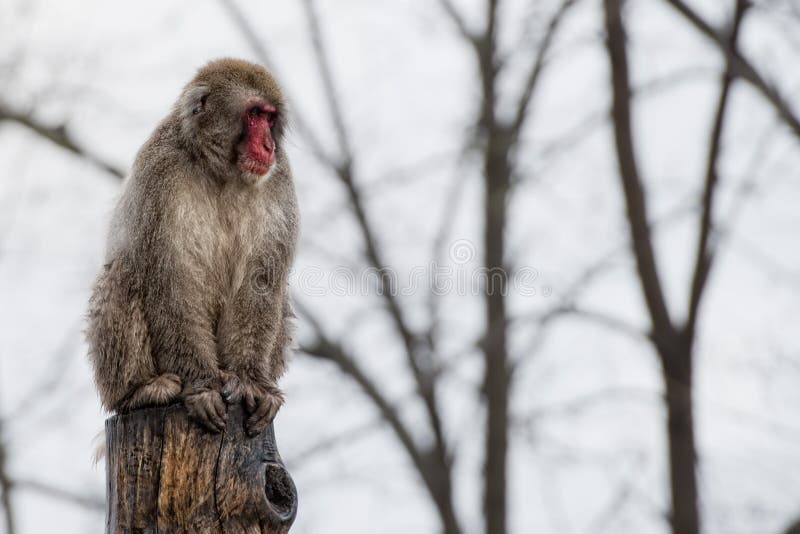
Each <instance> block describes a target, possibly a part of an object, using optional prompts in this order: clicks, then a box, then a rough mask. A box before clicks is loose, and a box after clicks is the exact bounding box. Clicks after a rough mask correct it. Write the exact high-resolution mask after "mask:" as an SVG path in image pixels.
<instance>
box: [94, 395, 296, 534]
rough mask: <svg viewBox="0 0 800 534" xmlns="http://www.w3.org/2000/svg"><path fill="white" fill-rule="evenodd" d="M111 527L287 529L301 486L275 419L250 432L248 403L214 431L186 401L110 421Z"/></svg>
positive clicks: (109, 532)
mask: <svg viewBox="0 0 800 534" xmlns="http://www.w3.org/2000/svg"><path fill="white" fill-rule="evenodd" d="M106 448H107V457H106V461H107V464H106V477H107V480H106V489H107V496H106V499H107V502H106V534H117V533H131V534H133V533H142V534H145V533H148V534H149V533H156V532H168V533H174V534H178V533H237V534H238V533H260V534H284V533H286V532H288V531H289V527H290V526H291V525H292V522H293V521H294V518H295V515H296V513H297V491H296V490H295V487H294V483H293V482H292V478H291V477H290V476H289V473H288V472H287V471H286V469H285V467H284V465H283V462H282V461H281V457H280V455H279V454H278V449H277V447H276V445H275V434H274V432H273V429H272V425H270V426H269V427H268V428H267V429H266V430H265V431H264V432H263V433H261V434H260V435H258V436H255V437H252V438H250V437H248V436H247V434H246V433H245V432H244V430H243V412H242V408H241V406H238V405H234V406H230V407H229V408H228V421H227V426H226V428H225V431H224V432H222V433H219V434H212V433H210V432H208V431H207V430H205V429H203V428H202V427H200V426H199V425H197V424H196V423H195V422H193V421H191V420H189V418H188V416H187V414H186V410H185V409H184V407H183V406H182V405H173V406H168V407H163V408H147V409H143V410H137V411H134V412H131V413H128V414H124V415H115V416H114V417H111V418H109V419H108V420H106Z"/></svg>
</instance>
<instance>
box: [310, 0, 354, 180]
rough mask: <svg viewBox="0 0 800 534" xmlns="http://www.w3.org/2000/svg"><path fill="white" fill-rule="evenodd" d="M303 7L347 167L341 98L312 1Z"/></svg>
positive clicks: (348, 156) (348, 151)
mask: <svg viewBox="0 0 800 534" xmlns="http://www.w3.org/2000/svg"><path fill="white" fill-rule="evenodd" d="M303 7H304V8H305V9H304V11H305V14H306V22H307V23H308V32H309V35H310V36H311V44H312V47H313V49H314V56H315V57H316V60H317V68H318V69H319V73H320V77H321V78H322V85H323V89H324V90H323V93H324V94H325V98H326V99H327V101H328V111H329V112H330V114H331V121H332V122H333V128H334V131H335V132H336V139H337V141H338V143H339V150H340V152H341V155H342V157H343V159H344V161H345V163H344V164H343V165H345V166H346V165H349V162H350V161H351V160H352V159H353V153H352V149H351V148H350V141H349V135H348V133H347V127H346V125H345V121H344V114H343V113H342V104H341V97H340V96H339V93H338V92H337V91H336V84H335V83H334V81H333V74H332V73H331V67H330V60H329V59H328V56H327V54H326V53H325V46H324V45H323V42H322V29H321V28H320V24H319V16H318V15H317V10H316V8H315V7H314V1H313V0H303Z"/></svg>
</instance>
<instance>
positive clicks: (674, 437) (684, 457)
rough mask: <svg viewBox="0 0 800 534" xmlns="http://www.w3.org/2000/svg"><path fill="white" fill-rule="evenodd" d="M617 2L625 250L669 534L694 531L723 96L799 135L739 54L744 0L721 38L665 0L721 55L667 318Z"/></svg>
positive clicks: (616, 117) (613, 29) (614, 30)
mask: <svg viewBox="0 0 800 534" xmlns="http://www.w3.org/2000/svg"><path fill="white" fill-rule="evenodd" d="M623 3H624V2H623V0H605V1H604V7H605V25H606V32H607V35H606V43H607V49H608V57H609V62H610V67H611V82H612V84H611V85H612V89H613V91H612V94H613V105H612V120H613V129H614V138H615V141H616V154H617V162H618V166H619V176H620V181H621V185H622V190H623V194H624V198H625V206H626V213H627V218H628V227H629V231H630V236H631V250H632V252H633V256H634V258H635V260H636V268H637V273H638V279H639V284H640V288H641V293H642V296H643V297H644V301H645V303H646V305H647V310H648V312H649V317H650V322H651V330H650V334H649V336H650V339H651V342H652V344H653V347H654V349H655V351H656V353H657V354H658V357H659V360H660V363H661V368H662V373H663V381H664V387H665V404H666V410H667V438H668V445H669V447H668V450H669V466H670V469H669V473H670V490H671V491H670V493H671V502H672V509H671V514H670V519H671V523H672V531H673V532H674V533H675V534H697V533H698V532H700V516H699V510H698V488H697V473H696V463H697V446H696V440H695V421H694V410H693V403H694V395H693V393H694V386H693V373H692V369H693V362H694V351H695V340H696V335H697V325H698V317H699V313H700V305H701V302H702V299H703V296H704V294H705V289H706V287H707V282H708V278H709V274H710V272H711V269H712V266H713V264H714V259H715V257H716V255H717V252H718V250H717V243H718V239H717V237H718V236H717V235H716V224H715V222H714V221H713V218H712V217H713V209H714V199H715V193H716V189H717V187H718V183H719V172H718V165H719V158H720V146H721V139H722V134H723V131H724V125H725V117H726V113H727V112H728V109H729V101H730V96H729V95H730V90H731V86H732V84H733V82H734V81H735V80H736V79H737V78H742V79H744V80H746V81H747V82H749V83H751V84H752V85H754V86H755V88H756V89H757V90H758V91H759V92H761V93H762V94H763V95H764V97H765V98H766V99H767V101H768V102H769V103H770V104H771V105H772V106H773V107H774V108H775V110H776V111H777V113H778V114H779V116H780V118H781V119H782V120H783V121H784V122H785V123H786V124H787V125H788V126H789V127H790V128H792V129H793V130H794V131H795V132H797V133H798V134H800V129H798V126H800V123H798V121H797V118H796V117H795V116H794V115H793V114H792V112H791V111H790V109H789V108H788V106H787V104H786V103H785V102H784V100H783V99H782V98H781V97H780V95H779V93H778V91H777V90H776V89H775V88H773V87H771V86H769V85H768V84H767V83H766V82H764V80H763V77H762V76H761V75H760V74H759V73H758V72H757V71H756V70H755V69H754V68H753V67H752V66H751V65H750V64H749V63H748V62H747V61H746V60H745V59H744V58H743V57H742V56H741V54H740V53H739V50H738V47H737V39H738V36H739V29H740V27H741V25H742V20H743V18H744V16H745V13H746V11H747V8H748V7H749V6H750V3H749V1H748V0H737V1H736V4H735V9H734V13H733V17H732V20H731V22H730V25H729V27H728V29H727V30H726V31H725V32H722V31H716V30H713V29H712V28H711V26H710V25H709V24H707V23H706V22H704V21H703V20H702V19H700V18H699V16H697V15H696V14H695V13H694V12H693V11H691V10H690V9H689V8H688V7H687V6H686V5H685V4H683V2H681V1H680V0H670V2H669V3H670V4H672V5H673V6H675V7H676V8H677V9H678V10H679V11H680V12H681V13H682V14H683V15H684V16H686V18H687V19H688V20H689V21H690V22H691V23H692V24H693V25H694V26H695V27H697V28H698V29H699V30H700V31H701V32H702V33H703V34H704V35H706V36H708V37H709V38H711V39H712V40H713V42H714V43H716V44H717V45H718V46H719V47H720V49H721V50H722V52H723V54H724V56H725V67H724V69H723V72H722V75H721V77H720V82H719V94H718V97H717V105H716V110H715V112H714V116H713V119H712V127H711V131H710V135H709V140H708V152H707V159H706V171H705V177H704V185H703V188H702V193H701V198H700V199H699V200H700V202H699V204H700V212H701V213H700V217H699V223H698V229H697V250H696V253H695V261H694V266H693V269H692V276H691V285H690V287H689V298H688V309H687V310H686V318H685V320H683V321H682V322H681V321H680V320H678V319H676V318H673V317H670V313H669V311H668V306H667V302H666V299H665V296H664V290H663V285H662V281H661V277H660V276H659V267H658V265H657V263H656V259H655V254H654V252H653V239H652V233H651V231H650V218H649V215H648V210H647V201H646V193H645V190H644V187H643V185H642V184H643V179H642V177H641V172H640V170H639V165H638V164H637V161H636V156H635V146H634V135H633V133H632V130H631V100H632V95H631V89H630V74H629V66H628V59H627V52H626V47H627V44H626V36H625V25H624V22H623V16H622V6H623Z"/></svg>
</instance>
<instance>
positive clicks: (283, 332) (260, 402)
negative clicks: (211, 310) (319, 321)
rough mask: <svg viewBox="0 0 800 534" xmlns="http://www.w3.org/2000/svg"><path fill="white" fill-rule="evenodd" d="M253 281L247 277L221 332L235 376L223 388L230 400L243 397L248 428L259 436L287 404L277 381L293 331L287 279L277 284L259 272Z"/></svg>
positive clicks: (227, 368) (224, 358) (223, 356)
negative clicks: (262, 279)
mask: <svg viewBox="0 0 800 534" xmlns="http://www.w3.org/2000/svg"><path fill="white" fill-rule="evenodd" d="M250 282H251V283H250V284H248V283H247V281H245V284H243V286H242V288H241V289H240V290H239V291H238V293H237V295H236V298H235V299H234V300H233V302H231V303H230V304H229V306H228V307H227V308H226V310H224V313H223V315H222V317H221V318H220V323H219V328H218V332H217V333H218V341H219V346H220V360H221V364H222V366H223V370H224V372H227V373H229V374H230V375H233V377H231V378H233V380H231V381H229V383H228V385H227V387H226V388H225V389H224V390H223V392H224V393H225V394H226V396H227V398H228V400H229V402H235V401H238V400H239V399H241V400H242V401H243V402H244V405H245V408H246V409H247V410H248V411H249V412H250V417H249V418H248V420H247V430H248V432H249V433H250V434H253V435H254V434H258V433H259V432H260V431H261V430H263V429H264V427H266V426H267V425H268V424H269V423H270V422H271V421H272V419H273V418H274V417H275V414H276V413H277V412H278V409H279V408H280V406H281V405H282V404H283V393H282V392H281V390H280V389H279V388H278V385H277V381H278V378H279V377H280V375H281V374H282V373H283V369H284V367H285V357H284V350H285V349H286V347H287V346H288V345H289V343H290V338H291V331H290V329H289V328H288V325H289V322H288V318H287V317H285V315H286V310H290V308H288V297H287V293H288V291H287V288H286V283H285V281H284V280H283V279H281V280H280V281H279V282H278V283H277V284H275V286H272V285H271V284H264V283H262V282H259V277H258V276H256V277H253V278H252V279H251V281H250ZM230 375H229V377H230ZM234 377H235V378H234Z"/></svg>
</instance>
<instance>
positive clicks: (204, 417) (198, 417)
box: [189, 404, 222, 433]
mask: <svg viewBox="0 0 800 534" xmlns="http://www.w3.org/2000/svg"><path fill="white" fill-rule="evenodd" d="M189 417H191V418H192V419H193V420H195V421H197V422H198V423H200V424H201V425H203V427H205V428H206V429H207V430H210V431H211V432H214V433H217V432H220V431H221V430H222V428H220V427H219V426H218V425H217V424H215V423H214V422H213V421H212V420H211V417H210V414H209V413H208V410H207V407H206V406H205V405H203V404H198V405H197V406H196V407H195V408H194V409H193V410H192V411H190V412H189Z"/></svg>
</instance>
